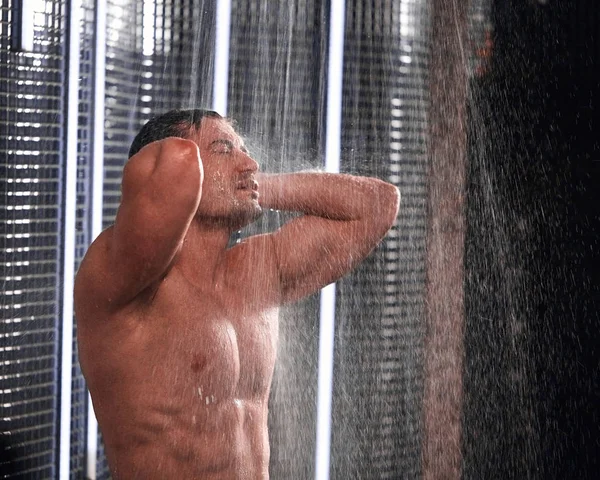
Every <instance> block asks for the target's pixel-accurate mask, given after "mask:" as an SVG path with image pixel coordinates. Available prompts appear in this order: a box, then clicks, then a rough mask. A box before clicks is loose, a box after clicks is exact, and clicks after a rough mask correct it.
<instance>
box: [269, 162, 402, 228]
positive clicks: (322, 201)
mask: <svg viewBox="0 0 600 480" xmlns="http://www.w3.org/2000/svg"><path fill="white" fill-rule="evenodd" d="M259 192H260V199H259V201H260V204H261V206H262V207H263V208H272V209H275V210H287V211H298V212H302V213H305V214H307V215H315V216H319V217H325V218H330V219H333V220H360V219H363V218H365V217H366V216H371V215H378V216H388V215H393V216H395V215H396V212H397V209H398V201H399V194H398V189H397V188H396V187H394V186H393V185H391V184H389V183H386V182H383V181H381V180H379V179H376V178H369V177H357V176H352V175H344V174H333V173H320V172H306V173H304V172H302V173H288V174H279V175H269V174H266V175H261V176H260V177H259Z"/></svg>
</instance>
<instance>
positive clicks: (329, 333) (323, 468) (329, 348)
mask: <svg viewBox="0 0 600 480" xmlns="http://www.w3.org/2000/svg"><path fill="white" fill-rule="evenodd" d="M345 15H346V5H345V2H344V0H331V11H330V13H329V53H328V56H329V59H328V76H327V123H326V127H325V128H326V132H325V171H327V172H332V173H337V172H339V171H340V150H341V132H342V77H343V70H342V68H343V64H344V18H345ZM334 332H335V283H332V284H330V285H327V286H326V287H325V288H323V289H322V290H321V299H320V326H319V372H318V391H317V448H316V455H315V479H316V480H327V479H328V478H329V465H330V455H331V403H332V396H333V347H334V341H333V340H334Z"/></svg>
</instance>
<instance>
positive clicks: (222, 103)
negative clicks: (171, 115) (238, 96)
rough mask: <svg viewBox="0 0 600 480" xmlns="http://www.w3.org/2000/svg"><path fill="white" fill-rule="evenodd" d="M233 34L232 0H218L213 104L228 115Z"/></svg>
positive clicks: (217, 109)
mask: <svg viewBox="0 0 600 480" xmlns="http://www.w3.org/2000/svg"><path fill="white" fill-rule="evenodd" d="M230 35H231V0H218V2H217V18H216V34H215V62H214V65H215V74H214V78H213V80H214V81H213V105H212V108H213V110H214V111H215V112H217V113H219V114H221V115H223V116H225V115H227V95H228V86H229V39H230Z"/></svg>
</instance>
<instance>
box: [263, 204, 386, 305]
mask: <svg viewBox="0 0 600 480" xmlns="http://www.w3.org/2000/svg"><path fill="white" fill-rule="evenodd" d="M376 243H377V241H376V240H374V239H373V238H371V236H370V235H369V232H368V231H367V229H366V228H365V224H364V223H362V222H360V221H338V220H329V219H326V218H322V217H315V216H310V215H306V216H303V217H300V218H297V219H295V220H293V221H291V222H289V223H287V224H286V225H284V226H283V227H282V228H281V229H280V230H278V231H277V232H276V233H275V234H273V244H274V249H275V251H276V254H277V258H278V268H279V278H280V282H281V291H282V297H283V300H284V301H286V302H290V301H295V300H299V299H300V298H303V297H305V296H307V295H310V294H311V293H314V292H316V291H317V290H319V289H320V288H322V287H324V286H325V285H327V284H329V283H331V282H334V281H336V280H338V279H339V278H340V277H342V276H343V275H345V274H346V273H348V272H349V271H350V270H351V269H352V268H354V267H355V266H356V265H357V264H358V263H360V261H361V260H363V259H364V258H365V257H366V256H367V255H368V254H369V252H370V251H371V250H372V249H373V247H374V246H375V245H376Z"/></svg>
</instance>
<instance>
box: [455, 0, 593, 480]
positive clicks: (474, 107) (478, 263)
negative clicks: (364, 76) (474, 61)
mask: <svg viewBox="0 0 600 480" xmlns="http://www.w3.org/2000/svg"><path fill="white" fill-rule="evenodd" d="M544 3H547V4H546V5H544ZM492 23H493V25H494V28H495V29H494V31H493V33H492V35H491V38H492V39H493V47H492V51H493V53H492V56H491V57H490V59H489V63H488V64H487V67H486V68H485V71H481V72H480V73H481V76H479V77H478V78H476V79H475V80H474V81H473V83H472V85H471V86H472V99H471V101H470V105H469V107H470V132H469V136H470V152H469V154H470V160H469V164H470V170H469V188H468V212H467V215H468V232H467V245H466V268H467V278H466V299H467V304H466V322H467V331H466V337H465V348H466V371H465V391H466V395H465V410H464V417H463V427H464V445H463V449H464V477H465V478H473V479H479V478H486V479H494V478H498V479H508V478H519V479H521V478H536V479H537V478H539V479H552V478H556V479H565V478H577V479H584V478H597V472H598V471H599V460H598V459H599V454H600V444H599V419H600V368H599V365H600V322H599V320H600V319H599V316H600V313H599V312H600V242H599V234H600V189H599V188H598V187H599V184H600V140H599V139H600V122H599V113H598V99H599V93H600V84H599V81H598V76H597V74H596V73H595V71H594V68H596V69H597V68H598V60H599V57H600V39H599V36H598V33H599V31H600V9H599V6H598V4H597V2H593V1H585V0H580V1H577V2H556V1H548V2H533V1H532V2H524V1H516V0H513V1H502V2H501V1H497V2H495V5H494V13H493V17H492Z"/></svg>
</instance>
